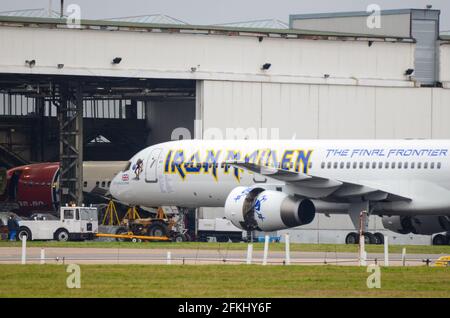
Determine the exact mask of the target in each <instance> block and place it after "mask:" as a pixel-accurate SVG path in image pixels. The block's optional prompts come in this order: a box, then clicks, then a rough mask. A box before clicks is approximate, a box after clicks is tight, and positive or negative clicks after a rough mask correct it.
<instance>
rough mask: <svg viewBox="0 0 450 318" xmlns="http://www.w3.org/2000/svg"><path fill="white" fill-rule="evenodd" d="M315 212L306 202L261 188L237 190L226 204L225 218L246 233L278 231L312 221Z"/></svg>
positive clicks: (228, 198)
mask: <svg viewBox="0 0 450 318" xmlns="http://www.w3.org/2000/svg"><path fill="white" fill-rule="evenodd" d="M315 214H316V208H315V206H314V203H313V202H312V201H311V200H309V199H300V198H297V197H294V196H291V195H288V194H286V193H284V192H279V191H272V190H266V189H263V188H258V187H255V188H248V187H237V188H235V189H233V191H231V192H230V194H229V195H228V197H227V200H226V202H225V217H226V218H227V219H228V220H230V221H231V222H232V223H233V224H234V225H235V226H237V227H239V228H241V229H243V230H247V231H253V230H258V231H264V232H270V231H277V230H283V229H287V228H291V227H296V226H299V225H305V224H309V223H311V222H312V221H313V220H314V216H315Z"/></svg>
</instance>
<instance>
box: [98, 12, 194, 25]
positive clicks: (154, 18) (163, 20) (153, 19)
mask: <svg viewBox="0 0 450 318" xmlns="http://www.w3.org/2000/svg"><path fill="white" fill-rule="evenodd" d="M103 20H105V21H121V22H135V23H156V24H188V23H187V22H184V21H182V20H179V19H176V18H173V17H170V16H168V15H165V14H146V15H138V16H132V17H119V18H108V19H103Z"/></svg>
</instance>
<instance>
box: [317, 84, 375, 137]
mask: <svg viewBox="0 0 450 318" xmlns="http://www.w3.org/2000/svg"><path fill="white" fill-rule="evenodd" d="M374 137H375V89H374V88H372V87H354V86H331V85H330V86H323V85H321V86H320V88H319V138H320V139H345V138H347V139H351V138H360V139H363V138H369V139H370V138H374Z"/></svg>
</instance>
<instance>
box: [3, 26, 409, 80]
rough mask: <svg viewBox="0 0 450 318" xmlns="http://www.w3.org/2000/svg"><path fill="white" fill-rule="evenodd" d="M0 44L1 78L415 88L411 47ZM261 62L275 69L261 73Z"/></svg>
mask: <svg viewBox="0 0 450 318" xmlns="http://www.w3.org/2000/svg"><path fill="white" fill-rule="evenodd" d="M0 41H1V43H5V45H3V46H2V50H0V72H9V73H11V72H18V73H30V72H31V73H47V74H71V75H72V74H75V75H104V76H106V75H109V76H131V77H163V78H186V79H213V80H218V79H222V80H223V79H227V80H241V81H259V82H293V83H305V82H308V81H310V82H311V81H315V82H318V83H327V82H329V83H340V81H341V82H342V83H347V84H348V83H350V84H356V85H357V84H360V85H368V84H367V81H369V82H370V81H374V82H373V83H376V84H374V85H383V84H384V85H390V84H393V85H404V86H410V85H412V83H411V82H410V81H407V79H406V78H405V76H404V75H403V73H404V71H405V70H406V69H408V68H412V67H413V66H414V54H413V51H414V50H413V49H414V44H413V43H396V42H377V41H375V42H374V43H373V45H372V46H369V45H368V42H367V41H365V40H358V41H354V40H347V41H342V40H310V39H286V38H264V39H263V41H261V42H260V41H258V38H257V37H256V36H237V35H236V36H228V35H218V34H214V35H213V34H210V35H204V34H188V33H185V34H184V33H183V34H180V33H156V32H132V31H104V30H74V29H56V28H53V29H50V28H49V29H47V28H43V27H40V28H30V27H5V26H0ZM114 57H122V62H121V63H120V64H118V65H112V64H111V61H112V59H113V58H114ZM31 59H35V60H36V66H35V67H34V68H33V69H31V70H30V68H28V67H27V66H26V65H25V60H31ZM60 63H61V64H64V68H63V69H58V68H57V67H56V65H57V64H60ZM264 63H271V64H272V67H271V68H270V69H269V70H267V71H262V70H261V66H262V64H264ZM192 67H195V68H196V71H195V72H192V71H191V68H192ZM324 74H329V75H330V78H329V79H325V78H324ZM377 81H378V82H377ZM389 81H390V82H389ZM342 83H341V84H342ZM364 83H365V84H364Z"/></svg>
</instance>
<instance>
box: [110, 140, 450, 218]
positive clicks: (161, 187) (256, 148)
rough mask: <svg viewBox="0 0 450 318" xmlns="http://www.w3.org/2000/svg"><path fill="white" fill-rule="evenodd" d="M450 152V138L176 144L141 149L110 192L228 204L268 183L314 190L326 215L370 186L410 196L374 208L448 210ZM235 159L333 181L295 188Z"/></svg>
mask: <svg viewBox="0 0 450 318" xmlns="http://www.w3.org/2000/svg"><path fill="white" fill-rule="evenodd" d="M449 149H450V141H448V140H184V141H173V142H167V143H162V144H158V145H154V146H151V147H148V148H146V149H144V150H142V151H140V152H139V153H137V154H136V155H135V156H134V157H133V158H132V159H131V160H130V164H129V167H128V169H125V171H122V172H120V173H119V174H118V175H117V176H116V177H115V178H114V180H113V182H112V186H111V193H112V194H113V195H114V196H115V197H116V198H118V199H119V200H122V201H125V202H128V203H130V204H136V205H144V206H160V205H178V206H184V207H223V206H224V204H225V201H226V199H227V196H228V195H229V193H230V192H231V191H232V190H233V189H234V188H236V187H238V186H252V185H255V184H260V185H269V184H270V185H280V186H285V188H283V191H287V192H292V193H298V191H297V190H301V191H300V193H308V196H309V197H310V198H312V199H314V200H317V201H322V202H323V203H324V205H323V210H324V211H323V212H343V208H344V209H345V204H350V203H352V200H353V199H354V200H361V196H357V195H355V196H354V197H352V193H351V191H355V194H357V193H363V191H362V190H361V189H364V187H366V188H370V189H377V190H379V192H380V193H389V194H393V196H394V197H395V196H396V197H399V198H404V199H403V200H383V199H380V198H377V200H374V201H376V204H375V205H374V211H373V213H378V214H399V215H402V214H421V215H423V214H430V215H450V158H449V152H450V150H449ZM234 161H242V162H247V163H253V164H256V165H258V166H261V167H268V168H276V169H279V170H284V171H289V172H295V173H299V174H301V175H312V176H315V177H317V178H319V179H320V178H322V179H323V180H328V181H322V182H321V187H320V189H319V188H318V189H315V188H314V186H312V187H311V186H310V187H309V188H308V189H300V188H301V187H300V188H299V189H295V187H296V185H295V183H290V184H286V183H285V182H281V181H279V180H275V179H272V178H271V177H270V174H259V173H252V172H249V171H247V170H245V169H241V168H238V167H236V166H233V165H232V164H231V163H232V162H234ZM326 182H329V184H327V183H326ZM341 183H346V184H355V188H354V189H349V188H348V187H347V189H346V191H347V193H344V194H343V193H342V190H338V188H339V185H340V184H341ZM305 191H306V192H305ZM339 191H341V193H340V192H339ZM358 191H359V192H358ZM334 192H335V193H334ZM349 192H350V193H349ZM376 195H377V193H374V192H372V193H371V196H372V197H374V196H376ZM367 200H371V197H367ZM343 204H344V207H343ZM318 210H319V212H320V210H321V208H320V206H319V207H318ZM325 210H326V211H325Z"/></svg>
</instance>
